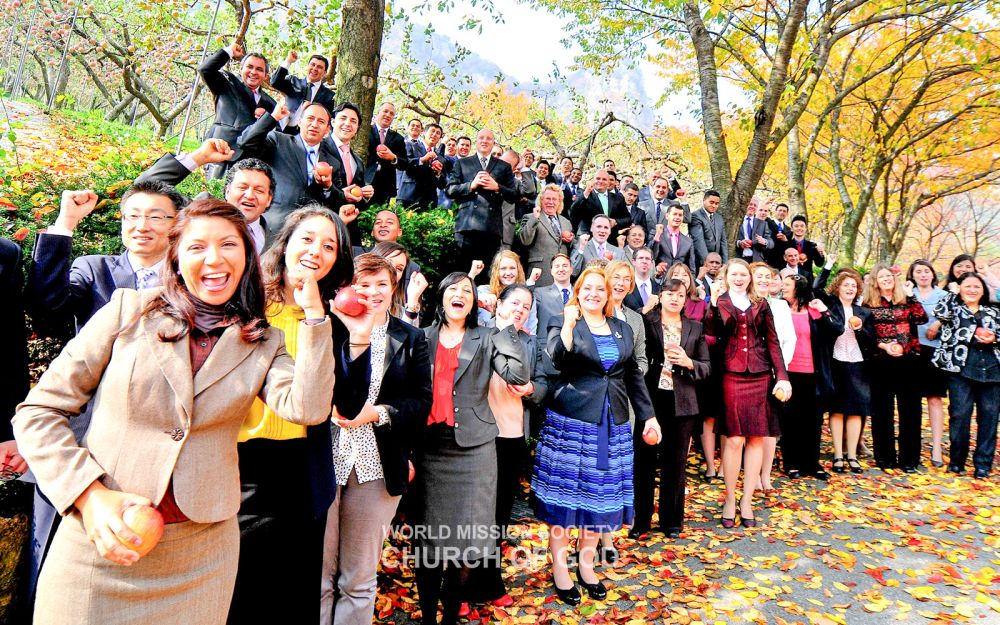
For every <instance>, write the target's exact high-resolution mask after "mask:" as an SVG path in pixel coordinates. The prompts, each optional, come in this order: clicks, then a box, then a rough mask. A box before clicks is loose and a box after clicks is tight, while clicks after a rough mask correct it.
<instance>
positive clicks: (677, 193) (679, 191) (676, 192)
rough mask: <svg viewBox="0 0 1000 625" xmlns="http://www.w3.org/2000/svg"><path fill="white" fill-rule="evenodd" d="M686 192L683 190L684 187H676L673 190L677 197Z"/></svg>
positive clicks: (682, 195)
mask: <svg viewBox="0 0 1000 625" xmlns="http://www.w3.org/2000/svg"><path fill="white" fill-rule="evenodd" d="M686 194H687V192H686V191H684V189H677V190H676V191H674V195H676V196H677V197H684V196H685V195H686Z"/></svg>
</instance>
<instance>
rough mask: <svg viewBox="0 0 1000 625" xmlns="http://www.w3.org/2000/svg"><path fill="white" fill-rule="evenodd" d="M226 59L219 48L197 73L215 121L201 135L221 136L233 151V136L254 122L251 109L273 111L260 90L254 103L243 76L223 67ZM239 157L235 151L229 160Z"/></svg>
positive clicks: (272, 100)
mask: <svg viewBox="0 0 1000 625" xmlns="http://www.w3.org/2000/svg"><path fill="white" fill-rule="evenodd" d="M229 58H230V57H229V53H228V52H226V51H225V49H221V50H219V51H218V52H216V53H215V54H213V55H212V56H210V57H208V58H206V59H205V62H204V63H202V64H201V67H199V68H198V73H199V74H200V75H201V79H202V80H204V81H205V86H207V87H208V90H209V91H211V92H212V97H213V98H214V99H215V121H214V122H213V123H212V127H211V128H210V129H209V130H208V134H207V135H205V138H206V139H223V140H225V142H226V143H228V144H229V147H231V148H233V149H234V150H235V149H236V138H237V137H239V136H240V133H241V132H243V130H244V129H246V128H247V126H249V125H251V124H253V123H254V120H255V118H254V111H256V110H257V109H258V108H262V109H264V110H265V111H267V112H268V113H270V112H271V111H273V110H274V107H275V101H274V98H272V97H271V96H269V95H267V94H266V93H264V91H263V89H260V102H259V103H258V102H255V101H254V98H253V92H252V91H251V90H250V88H249V87H247V86H246V84H244V82H243V79H241V78H240V77H238V76H236V75H235V74H233V73H232V72H230V71H228V70H226V69H225V67H226V64H227V63H229ZM239 159H240V155H239V154H238V153H237V154H235V155H234V156H233V158H232V159H230V160H233V161H237V160H239Z"/></svg>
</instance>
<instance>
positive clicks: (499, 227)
mask: <svg viewBox="0 0 1000 625" xmlns="http://www.w3.org/2000/svg"><path fill="white" fill-rule="evenodd" d="M481 171H483V166H482V165H481V164H480V162H479V155H478V154H473V155H471V156H466V157H465V158H460V159H458V160H457V161H455V166H454V167H453V168H452V169H451V171H450V172H449V173H448V187H447V190H446V191H445V195H447V196H448V197H449V198H451V199H452V200H454V201H455V203H457V204H458V210H457V211H456V213H455V232H484V233H487V232H488V233H491V234H494V235H496V237H497V238H498V239H499V238H500V237H501V235H502V234H503V223H502V221H501V216H502V210H503V203H504V202H510V203H512V204H513V203H516V202H517V199H518V197H520V194H519V193H518V190H517V189H518V185H517V182H516V181H515V180H514V171H513V170H512V169H511V168H510V165H508V164H507V163H505V162H503V161H501V160H500V159H498V158H495V157H493V156H490V159H489V161H487V162H486V172H487V173H489V174H490V175H491V176H493V179H494V180H496V181H497V185H498V186H499V190H497V191H487V190H485V189H482V188H479V189H475V190H473V189H471V185H472V180H473V179H474V178H475V177H476V175H478V174H479V172H481Z"/></svg>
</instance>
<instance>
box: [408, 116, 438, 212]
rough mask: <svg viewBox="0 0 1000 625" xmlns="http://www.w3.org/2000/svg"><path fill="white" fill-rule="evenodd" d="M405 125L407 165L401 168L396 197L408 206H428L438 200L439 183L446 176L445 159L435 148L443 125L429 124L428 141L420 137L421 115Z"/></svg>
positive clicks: (421, 127) (421, 129) (426, 136)
mask: <svg viewBox="0 0 1000 625" xmlns="http://www.w3.org/2000/svg"><path fill="white" fill-rule="evenodd" d="M406 129H407V132H408V133H409V136H408V137H407V139H406V155H405V156H406V166H405V167H401V168H400V169H401V170H402V174H401V175H400V177H399V179H398V183H399V184H398V186H399V189H398V191H397V199H398V201H399V202H401V203H403V204H404V205H405V206H408V207H413V208H427V207H429V206H433V205H434V204H435V202H437V190H438V186H439V185H440V183H441V181H442V180H445V179H446V178H445V173H444V167H445V165H444V161H442V160H441V159H439V158H438V154H437V152H435V151H434V148H435V147H436V146H437V144H438V141H440V140H441V126H439V125H438V124H428V125H427V132H426V134H425V135H424V136H425V138H426V142H425V141H424V140H423V139H421V138H420V133H421V132H422V131H423V130H424V126H423V124H422V123H421V122H420V120H419V119H411V120H410V123H409V124H408V125H407V127H406Z"/></svg>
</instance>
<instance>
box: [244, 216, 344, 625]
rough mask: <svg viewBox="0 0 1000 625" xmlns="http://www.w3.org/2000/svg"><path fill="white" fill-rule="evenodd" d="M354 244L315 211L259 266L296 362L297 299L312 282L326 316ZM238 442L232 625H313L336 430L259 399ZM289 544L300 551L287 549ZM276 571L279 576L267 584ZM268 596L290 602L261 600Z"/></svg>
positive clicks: (288, 227)
mask: <svg viewBox="0 0 1000 625" xmlns="http://www.w3.org/2000/svg"><path fill="white" fill-rule="evenodd" d="M349 241H350V240H349V238H348V234H347V229H346V228H345V227H344V225H343V223H342V222H341V221H340V219H339V218H338V217H337V216H336V215H334V214H333V212H332V211H331V210H330V209H328V208H326V207H324V206H321V205H319V204H310V205H307V206H304V207H302V208H299V209H297V210H295V211H294V212H292V213H290V214H289V215H288V217H287V218H286V219H285V222H284V225H283V226H282V228H281V230H280V231H279V232H278V234H277V236H276V237H275V240H274V243H273V244H272V245H271V247H270V248H269V249H268V250H267V252H266V253H265V254H264V255H263V257H262V258H261V268H262V271H263V274H264V288H265V292H266V294H267V307H266V308H265V315H266V318H267V321H268V323H269V324H270V325H271V326H272V327H275V328H277V329H279V330H281V331H282V332H283V333H284V335H285V348H286V349H287V350H288V353H289V354H290V355H291V356H292V357H293V358H294V357H295V356H296V354H297V350H296V345H297V342H298V327H299V325H298V324H299V322H300V321H301V319H303V317H304V315H305V314H306V313H305V311H304V310H303V309H302V307H300V306H298V305H297V304H296V302H295V299H294V297H293V294H294V292H295V289H296V288H298V287H299V285H301V284H302V283H303V281H304V280H306V279H307V278H310V279H311V280H314V281H315V282H316V285H317V287H318V289H319V293H320V297H321V302H323V307H324V309H326V308H327V304H326V303H327V302H329V301H330V298H332V297H333V296H334V295H335V293H336V289H338V288H340V287H342V286H344V285H346V284H349V283H350V281H351V276H352V275H353V274H354V264H353V262H352V252H351V245H350V242H349ZM238 441H239V442H238V445H237V449H238V451H239V462H240V486H241V490H242V501H241V504H240V511H239V515H238V518H239V522H240V558H239V569H238V572H237V575H236V588H235V590H234V592H233V601H232V605H231V607H230V611H229V623H231V624H232V625H237V624H241V623H249V622H255V621H257V622H259V621H262V620H277V621H282V620H284V619H287V620H289V621H294V622H307V621H308V622H314V621H316V620H318V618H319V607H318V605H317V603H316V596H317V594H318V593H319V576H320V571H321V567H322V564H323V560H322V557H323V555H322V554H323V526H324V524H325V522H326V513H327V510H328V509H329V508H330V504H331V503H332V502H333V500H334V494H335V492H336V491H335V489H336V483H335V482H334V467H333V460H332V451H331V446H330V424H329V423H328V422H323V423H320V424H317V425H312V426H309V427H305V426H302V425H296V424H294V423H289V422H287V421H285V420H283V419H282V418H281V417H280V416H278V415H277V414H276V413H275V412H274V411H273V410H271V409H270V408H268V407H267V406H266V405H265V404H264V402H262V401H261V400H259V399H258V400H256V401H254V403H253V406H251V408H250V411H249V413H248V414H247V417H246V419H245V420H244V421H243V425H242V427H241V428H240V433H239V439H238ZM279 467H280V470H278V468H279ZM291 535H294V536H296V540H297V542H298V544H299V545H300V548H298V549H289V548H288V546H287V543H286V539H287V537H288V536H291ZM275 567H278V568H279V569H280V570H282V571H283V573H282V575H280V576H273V575H266V574H262V572H263V571H267V570H271V569H274V568H275ZM271 593H274V594H277V595H280V596H282V597H284V598H285V599H286V600H287V601H282V602H278V601H273V602H262V601H260V600H259V599H260V597H261V596H262V595H264V594H271Z"/></svg>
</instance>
